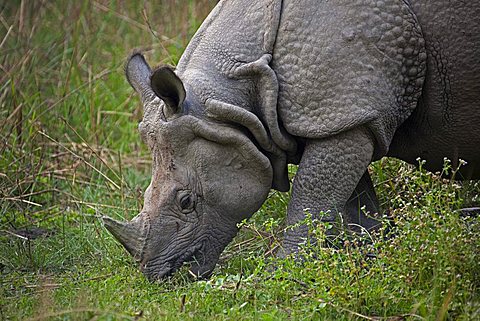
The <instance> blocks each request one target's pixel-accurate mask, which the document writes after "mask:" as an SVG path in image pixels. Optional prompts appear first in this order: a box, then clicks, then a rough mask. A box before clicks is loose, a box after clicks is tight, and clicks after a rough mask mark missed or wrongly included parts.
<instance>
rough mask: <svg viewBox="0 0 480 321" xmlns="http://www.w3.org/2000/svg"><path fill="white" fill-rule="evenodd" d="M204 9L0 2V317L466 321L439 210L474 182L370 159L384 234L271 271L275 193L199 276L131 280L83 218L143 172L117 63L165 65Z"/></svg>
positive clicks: (475, 283) (465, 221) (467, 295)
mask: <svg viewBox="0 0 480 321" xmlns="http://www.w3.org/2000/svg"><path fill="white" fill-rule="evenodd" d="M215 3H216V1H212V0H198V1H193V0H188V1H187V0H184V1H179V0H157V1H126V0H125V1H106V0H98V1H93V0H89V1H86V0H83V1H61V0H58V1H45V0H39V1H24V0H22V1H20V0H8V1H2V2H0V128H1V129H0V137H1V143H0V150H1V153H0V155H1V156H0V319H1V320H22V319H27V320H57V319H58V320H142V319H145V320H153V319H167V320H179V319H180V320H189V319H191V320H228V319H235V320H251V319H258V320H283V319H288V320H309V319H315V320H319V319H325V320H352V319H353V320H355V319H358V320H364V319H366V320H445V319H448V320H474V319H476V320H480V298H479V294H480V291H479V289H480V277H479V275H480V263H479V262H480V241H479V233H478V232H479V230H480V229H479V227H480V224H479V220H478V218H475V217H469V216H463V215H460V214H459V213H458V212H456V211H455V210H456V209H458V208H461V207H465V206H470V205H472V204H475V203H476V204H478V203H479V202H480V197H479V194H480V186H479V184H478V183H477V184H475V183H462V184H461V185H460V184H459V183H457V182H454V181H449V180H442V179H440V178H439V177H438V176H437V175H434V174H430V173H426V172H425V171H424V170H423V169H422V166H421V165H422V163H421V162H420V164H419V167H420V168H419V169H418V170H417V169H414V168H412V167H410V166H407V165H405V164H403V163H401V162H399V161H395V160H389V159H385V160H382V161H380V162H377V163H375V164H373V165H372V167H371V170H372V172H373V175H374V179H375V183H376V187H377V190H378V193H379V196H380V198H381V201H382V205H383V208H384V209H385V210H386V211H389V212H390V214H391V216H392V217H393V222H394V224H393V225H390V226H389V230H390V232H392V234H390V235H389V237H388V238H386V237H384V236H385V235H386V232H384V231H382V232H380V233H379V234H378V235H368V234H366V235H362V236H358V237H352V236H347V235H341V238H340V239H341V240H342V243H343V244H342V246H341V247H329V248H317V247H315V246H309V245H306V246H305V248H304V249H303V251H304V255H305V256H306V257H307V258H308V259H307V260H305V262H303V263H302V264H299V263H296V264H295V263H294V262H292V261H291V260H275V268H273V263H272V261H273V260H272V253H273V252H274V251H275V248H276V247H277V246H278V240H279V238H281V235H282V229H283V228H284V226H283V219H284V215H285V210H286V205H287V203H288V198H289V195H288V193H275V192H272V194H271V196H270V197H269V199H268V200H267V202H266V203H265V205H264V206H263V207H262V209H260V210H259V212H258V213H257V214H255V215H254V217H253V218H252V219H251V220H249V221H248V222H245V224H244V226H243V228H242V230H241V232H240V234H239V236H238V237H237V238H236V239H235V240H234V242H233V243H232V244H231V245H230V246H229V247H228V248H227V249H226V251H225V252H224V254H223V255H222V257H221V260H220V262H219V265H218V267H217V268H216V270H215V272H214V275H213V276H212V278H211V279H210V280H206V281H198V282H193V280H192V278H191V276H190V275H189V273H188V270H187V268H184V269H182V270H181V271H180V272H179V273H177V274H176V275H175V276H173V277H171V278H169V279H167V280H163V281H160V282H158V283H153V284H152V283H149V282H147V281H146V280H145V279H144V277H143V276H142V275H141V273H140V272H139V271H138V269H137V267H136V266H135V264H134V262H133V261H132V260H131V259H130V258H129V256H127V255H126V254H125V252H124V250H123V249H122V248H121V247H120V245H119V244H118V243H116V242H115V241H114V240H113V239H112V237H111V236H110V235H109V234H108V233H107V232H106V231H105V229H104V228H103V226H102V223H101V221H100V220H99V216H101V215H109V216H112V217H115V218H117V219H130V218H131V217H133V216H134V215H135V214H136V213H137V212H138V211H139V209H140V208H141V206H142V202H143V196H142V194H143V191H144V189H145V188H146V186H147V185H148V182H149V173H150V156H149V154H148V152H147V149H146V148H145V146H144V145H143V144H141V143H140V139H139V136H138V133H137V130H136V127H137V124H138V122H139V121H140V119H141V117H142V111H141V107H140V104H139V101H138V99H137V97H136V96H135V94H134V92H133V90H132V89H131V88H130V86H129V85H128V84H127V82H126V80H125V77H124V75H123V63H124V59H125V57H126V56H127V55H128V54H129V52H130V51H131V50H132V49H133V48H143V49H144V51H145V53H146V55H147V58H148V60H149V61H150V62H151V63H152V64H160V63H169V64H173V65H175V63H176V62H177V61H178V59H179V57H180V55H181V53H182V51H183V50H184V48H185V46H186V45H187V43H188V40H189V39H190V38H191V37H192V35H193V34H194V32H195V30H196V29H197V28H198V27H199V25H200V24H201V22H202V20H203V19H204V17H205V16H206V15H207V14H208V12H209V11H210V10H211V8H212V7H213V6H214V5H215ZM291 170H292V174H293V173H294V172H295V168H294V167H292V168H291ZM454 170H455V169H453V168H451V167H450V164H449V163H448V161H447V162H446V163H445V169H444V171H449V172H451V171H454ZM387 225H388V224H386V226H387ZM312 226H313V225H312ZM327 228H328V226H325V225H323V224H319V227H318V228H315V229H314V230H313V231H312V232H314V233H317V234H318V235H319V237H320V238H321V239H322V238H323V239H324V238H325V236H324V234H325V233H324V232H325V229H327ZM332 241H333V242H334V243H335V242H336V240H332ZM359 243H366V244H367V245H364V246H357V244H359Z"/></svg>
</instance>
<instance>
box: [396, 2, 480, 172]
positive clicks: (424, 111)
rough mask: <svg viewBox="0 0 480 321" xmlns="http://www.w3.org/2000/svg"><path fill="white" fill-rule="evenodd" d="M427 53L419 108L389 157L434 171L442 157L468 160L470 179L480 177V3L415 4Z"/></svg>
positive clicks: (398, 137)
mask: <svg viewBox="0 0 480 321" xmlns="http://www.w3.org/2000/svg"><path fill="white" fill-rule="evenodd" d="M412 8H413V10H414V11H415V13H416V15H417V17H418V20H419V22H420V24H421V26H422V30H423V34H424V37H425V42H426V43H425V46H426V49H427V54H428V59H427V75H426V80H425V85H424V90H423V94H422V97H421V99H420V101H419V104H418V107H417V108H416V109H415V111H414V112H413V114H412V115H411V117H410V118H408V119H407V121H406V122H405V123H404V124H403V125H402V126H401V127H400V129H399V130H398V132H397V134H396V135H395V137H394V140H393V142H392V146H391V152H390V155H392V156H395V157H398V158H401V159H403V160H406V161H408V162H410V163H415V162H416V158H417V157H420V158H422V159H424V160H426V161H427V163H426V166H427V168H429V169H430V170H432V171H439V170H441V169H442V166H443V158H444V157H447V158H449V159H450V160H453V162H454V164H453V165H454V166H456V162H457V160H458V158H461V159H463V160H466V161H467V162H468V164H467V166H464V167H462V171H461V173H462V175H463V176H464V177H465V178H477V179H478V178H480V2H478V1H447V0H441V1H412Z"/></svg>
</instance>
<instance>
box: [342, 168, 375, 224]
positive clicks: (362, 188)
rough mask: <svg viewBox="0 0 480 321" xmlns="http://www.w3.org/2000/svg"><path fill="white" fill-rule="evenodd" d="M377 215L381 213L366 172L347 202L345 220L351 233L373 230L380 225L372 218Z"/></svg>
mask: <svg viewBox="0 0 480 321" xmlns="http://www.w3.org/2000/svg"><path fill="white" fill-rule="evenodd" d="M379 213H381V212H380V205H379V204H378V199H377V194H376V193H375V189H374V187H373V183H372V179H371V178H370V174H369V173H368V170H367V171H365V173H364V174H363V176H362V178H361V179H360V181H359V182H358V184H357V187H356V188H355V190H354V191H353V194H352V195H351V196H350V199H349V200H348V201H347V204H346V206H345V220H346V221H347V223H348V225H349V228H350V229H352V230H353V231H356V232H362V229H366V230H374V229H376V228H378V227H380V225H381V221H380V220H378V219H376V218H375V217H374V216H375V215H376V214H379Z"/></svg>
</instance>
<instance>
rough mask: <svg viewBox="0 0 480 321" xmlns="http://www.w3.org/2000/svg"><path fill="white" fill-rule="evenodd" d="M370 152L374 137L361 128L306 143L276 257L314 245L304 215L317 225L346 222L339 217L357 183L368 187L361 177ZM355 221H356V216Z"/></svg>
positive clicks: (370, 155)
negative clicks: (281, 241)
mask: <svg viewBox="0 0 480 321" xmlns="http://www.w3.org/2000/svg"><path fill="white" fill-rule="evenodd" d="M373 151H374V138H373V137H372V136H371V134H370V133H369V131H368V130H365V129H363V128H361V127H360V128H354V129H351V130H349V131H347V132H343V133H340V134H337V135H335V136H331V137H327V138H324V139H316V140H310V141H307V143H306V146H305V151H304V153H303V155H302V159H301V161H300V164H299V168H298V172H297V175H296V177H295V179H294V181H293V190H292V199H291V201H290V203H289V206H288V209H287V229H286V231H285V237H284V241H283V248H282V249H281V250H280V252H279V256H285V255H288V254H294V253H297V252H298V250H299V246H300V245H301V244H302V243H304V242H305V241H306V240H310V241H314V242H316V240H314V239H312V238H311V235H310V231H309V229H310V228H311V226H310V227H309V226H308V223H307V222H306V221H305V219H306V218H307V217H308V214H309V215H311V216H312V218H313V219H315V220H316V221H317V223H318V221H324V222H332V223H335V222H336V221H338V220H340V221H348V217H343V216H341V215H342V214H341V213H342V212H344V209H345V204H346V203H347V201H348V200H349V199H351V198H352V197H351V196H352V194H354V191H355V189H356V188H357V184H358V182H360V181H362V184H360V186H359V188H360V189H363V190H364V189H365V186H368V187H370V186H371V182H370V183H369V182H368V181H367V178H366V176H365V175H364V174H365V171H366V169H367V167H368V165H369V163H370V161H371V159H372V155H373ZM364 176H365V178H362V177H364ZM371 188H372V189H373V186H371ZM372 191H373V190H371V191H369V195H370V194H371V195H374V194H372ZM360 195H361V196H360V198H359V200H361V201H362V200H364V199H367V197H364V196H363V195H364V194H363V193H360ZM354 198H355V197H354ZM352 204H353V205H351V206H350V207H351V209H352V211H353V210H356V209H357V208H358V205H355V204H354V202H352ZM368 207H369V209H372V210H373V209H376V208H378V205H376V201H371V202H369V203H368ZM344 218H345V219H344ZM360 218H361V219H362V221H360V222H361V223H363V220H365V224H373V222H372V221H371V220H368V219H366V218H365V217H360ZM342 219H343V220H342ZM355 220H356V221H359V218H358V214H356V217H355ZM314 224H315V222H314Z"/></svg>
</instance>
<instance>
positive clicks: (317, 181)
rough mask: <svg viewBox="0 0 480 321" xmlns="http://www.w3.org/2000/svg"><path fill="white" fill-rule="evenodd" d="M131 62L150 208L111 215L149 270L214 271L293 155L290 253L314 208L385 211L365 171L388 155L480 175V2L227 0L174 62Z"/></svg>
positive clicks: (153, 275)
mask: <svg viewBox="0 0 480 321" xmlns="http://www.w3.org/2000/svg"><path fill="white" fill-rule="evenodd" d="M125 70H126V76H127V79H128V81H129V83H130V84H131V85H132V87H133V88H134V89H135V90H136V91H137V92H138V94H139V95H140V98H141V102H142V104H143V108H144V117H143V121H142V122H141V123H140V125H139V131H140V133H141V136H142V139H143V141H144V142H145V143H146V144H147V145H148V147H149V149H150V150H151V153H152V156H153V171H152V180H151V183H150V185H149V186H148V188H147V190H146V191H145V202H144V207H143V210H142V211H141V213H140V214H138V215H137V216H136V217H135V218H133V220H132V221H130V222H128V223H124V222H119V221H116V220H113V219H111V218H108V217H105V218H104V223H105V225H106V227H107V229H108V230H109V231H110V232H111V233H112V234H113V235H114V236H115V238H116V239H118V241H119V242H120V243H121V244H123V246H124V247H125V248H126V250H127V251H128V252H129V253H130V254H131V255H132V256H133V257H134V258H135V260H136V261H137V262H138V263H139V265H140V269H141V270H142V271H143V273H144V274H145V275H146V276H147V277H148V278H149V279H151V280H155V279H159V278H162V277H164V276H166V275H170V274H172V273H173V272H174V271H176V270H177V269H178V268H179V267H180V266H181V265H182V264H183V263H185V262H192V263H191V264H192V265H191V272H192V273H193V274H195V275H197V276H199V277H208V276H209V274H210V273H211V272H212V270H213V269H214V267H215V265H216V263H217V261H218V258H219V256H220V254H221V252H222V251H223V250H224V248H225V247H226V245H227V244H228V243H229V242H230V241H231V240H232V239H233V237H234V236H235V235H236V234H237V231H238V226H239V225H238V223H239V222H241V221H243V220H245V219H247V218H249V217H250V216H251V215H252V214H253V213H254V212H255V211H256V210H258V209H259V207H260V206H261V205H262V203H263V202H264V201H265V199H266V197H267V195H268V194H269V191H270V189H272V188H273V189H276V190H279V191H287V190H289V188H290V182H289V179H288V173H287V165H288V164H298V165H299V167H298V172H297V174H296V176H295V178H294V180H293V189H292V197H291V201H290V203H289V205H288V209H287V218H286V222H287V224H288V225H289V226H293V228H290V229H287V230H286V232H285V236H284V241H283V249H282V252H281V253H282V255H288V254H295V253H296V252H297V251H298V248H299V244H301V243H302V242H304V241H305V239H306V238H308V237H309V235H308V229H307V227H306V226H305V224H302V223H301V222H302V221H303V220H304V219H305V217H306V215H307V214H306V211H308V213H310V214H309V215H313V216H314V217H317V216H319V215H320V213H321V220H323V221H334V220H337V219H338V218H339V217H341V218H342V221H343V222H344V223H345V224H347V225H354V226H361V227H363V228H365V229H371V228H374V227H375V226H377V225H378V224H379V220H377V219H376V218H375V217H373V216H370V215H366V214H365V211H364V210H361V209H366V212H370V213H378V212H379V211H380V209H379V206H378V201H377V199H376V196H375V191H374V188H373V184H372V181H371V179H370V176H369V173H368V171H367V167H368V165H369V164H370V163H371V162H372V161H375V160H378V159H380V158H382V157H384V156H392V157H397V158H400V159H402V160H404V161H407V162H409V163H416V162H417V158H418V157H420V158H421V159H424V160H426V164H425V167H426V168H428V169H429V170H431V171H438V170H441V168H442V164H443V161H444V158H445V157H446V158H449V159H451V160H452V161H453V164H454V165H455V164H457V163H458V162H459V159H463V160H465V161H466V162H467V165H465V166H462V167H461V170H460V173H459V174H460V175H461V177H462V178H465V179H478V178H480V2H478V1H459V0H458V1H457V0H448V1H447V0H437V1H427V0H415V1H414V0H410V1H409V0H383V1H373V0H358V1H351V0H336V1H326V0H283V1H282V0H226V1H220V2H219V3H218V5H217V6H216V7H215V9H214V10H213V11H212V12H211V13H210V15H209V16H208V17H207V19H206V20H205V21H204V22H203V24H202V25H201V27H200V28H199V30H198V31H197V33H196V34H195V36H194V37H193V38H192V40H191V42H190V43H189V45H188V47H187V48H186V50H185V52H184V53H183V55H182V57H181V59H180V61H179V63H178V65H177V67H176V69H173V68H171V67H169V66H160V67H157V68H154V69H153V70H152V69H151V68H150V67H149V65H148V64H147V62H146V60H145V58H144V57H143V55H142V54H141V53H140V52H138V51H137V52H134V53H133V54H132V55H131V56H130V57H129V59H128V62H127V63H126V68H125ZM455 166H456V165H455ZM457 177H458V176H457Z"/></svg>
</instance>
